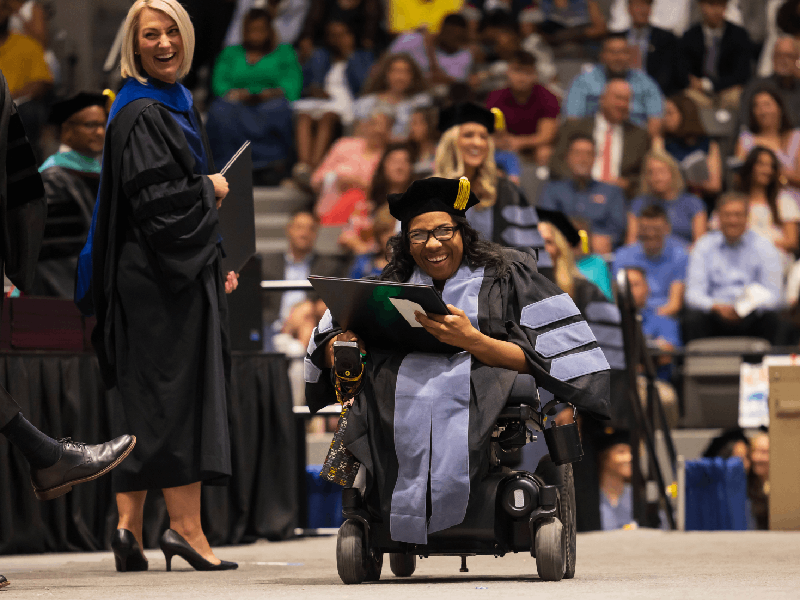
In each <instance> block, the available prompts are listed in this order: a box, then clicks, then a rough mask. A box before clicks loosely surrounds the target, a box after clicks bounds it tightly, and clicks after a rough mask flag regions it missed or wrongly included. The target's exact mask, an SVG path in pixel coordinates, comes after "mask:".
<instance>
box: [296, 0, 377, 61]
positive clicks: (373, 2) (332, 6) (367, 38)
mask: <svg viewBox="0 0 800 600" xmlns="http://www.w3.org/2000/svg"><path fill="white" fill-rule="evenodd" d="M381 4H382V3H381V2H380V0H318V1H316V2H311V8H310V10H309V11H308V15H307V16H306V21H305V23H304V24H303V31H302V33H301V34H300V41H299V42H298V43H297V48H298V54H299V55H300V63H301V64H303V66H305V61H306V60H308V59H309V58H311V56H312V55H313V53H314V52H315V50H316V49H318V48H320V47H322V46H325V45H328V44H329V43H330V35H329V32H328V26H329V25H330V24H331V23H334V22H337V23H344V24H345V25H346V26H347V28H348V29H349V30H350V31H351V32H352V33H353V35H354V36H355V42H356V45H357V46H358V47H359V48H363V49H365V50H369V51H371V52H374V53H376V54H377V53H379V52H380V50H381V49H382V45H383V44H382V42H383V39H382V38H383V32H382V31H381V19H382V18H383V14H382V13H383V10H382V6H381Z"/></svg>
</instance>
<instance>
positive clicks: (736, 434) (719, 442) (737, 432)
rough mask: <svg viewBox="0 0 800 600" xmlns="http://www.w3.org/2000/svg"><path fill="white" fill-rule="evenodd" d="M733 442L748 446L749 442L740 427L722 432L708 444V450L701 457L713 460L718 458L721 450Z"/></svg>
mask: <svg viewBox="0 0 800 600" xmlns="http://www.w3.org/2000/svg"><path fill="white" fill-rule="evenodd" d="M733 442H744V443H745V444H747V445H748V446H750V441H749V440H748V439H747V436H746V435H745V434H744V430H743V429H741V428H740V427H734V428H733V429H728V430H726V431H723V432H722V433H721V434H720V435H718V436H717V437H715V438H714V439H713V440H711V442H710V443H709V444H708V448H706V451H705V452H704V453H703V457H704V458H715V457H717V456H720V453H721V452H722V449H723V448H725V446H727V445H728V444H731V443H733Z"/></svg>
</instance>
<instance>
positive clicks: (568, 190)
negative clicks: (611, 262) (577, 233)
mask: <svg viewBox="0 0 800 600" xmlns="http://www.w3.org/2000/svg"><path fill="white" fill-rule="evenodd" d="M595 157H596V151H595V141H594V137H593V136H592V135H591V133H589V134H587V133H583V132H580V131H575V132H573V133H572V134H571V136H570V138H569V139H568V140H567V142H566V160H565V163H566V177H565V178H564V179H562V180H560V181H550V182H548V184H547V185H546V186H545V188H544V191H543V192H542V196H541V198H540V199H539V203H538V206H540V207H541V208H546V209H548V210H557V211H561V212H563V213H564V214H565V215H567V216H568V217H574V216H577V217H584V218H586V219H588V220H589V222H590V223H591V228H592V232H593V235H592V248H591V250H592V252H595V253H597V254H608V253H609V252H611V251H612V250H613V249H614V247H615V246H617V245H619V243H620V242H621V241H622V236H623V234H624V233H625V196H624V194H623V192H622V188H620V187H618V186H616V185H611V184H609V183H604V182H602V181H597V179H595V178H594V176H593V168H592V167H593V165H594V164H595ZM551 170H552V169H551Z"/></svg>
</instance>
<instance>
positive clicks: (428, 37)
mask: <svg viewBox="0 0 800 600" xmlns="http://www.w3.org/2000/svg"><path fill="white" fill-rule="evenodd" d="M468 44H469V33H468V31H467V22H466V20H465V19H464V17H462V16H461V15H459V14H452V15H447V16H446V17H445V18H444V20H443V21H442V27H441V29H440V30H439V33H438V34H433V33H431V32H430V31H429V30H428V29H423V30H418V31H409V32H407V33H403V34H400V35H399V36H398V37H397V39H395V41H394V42H392V45H391V46H389V50H388V52H389V53H391V54H397V53H403V54H408V55H410V56H411V57H412V58H413V59H414V61H415V62H416V63H417V65H418V66H419V68H420V69H422V73H423V74H424V75H425V77H426V78H427V79H428V81H429V82H430V83H431V84H433V85H436V84H440V83H445V84H447V83H452V82H455V81H461V82H463V81H466V80H467V78H468V77H469V74H470V71H471V69H472V52H471V51H470V50H469V48H468V47H467V46H468Z"/></svg>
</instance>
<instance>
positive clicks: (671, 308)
mask: <svg viewBox="0 0 800 600" xmlns="http://www.w3.org/2000/svg"><path fill="white" fill-rule="evenodd" d="M637 229H638V232H639V233H638V235H639V241H638V242H635V243H633V244H628V245H627V246H623V247H622V248H620V249H619V250H617V252H616V253H615V255H614V263H613V271H614V276H615V277H616V275H617V273H618V272H619V270H620V269H625V268H628V267H638V268H640V269H642V271H643V272H644V273H645V275H646V277H647V284H648V287H649V288H650V299H649V301H648V307H649V308H651V309H653V310H654V311H656V312H657V314H658V315H660V316H663V317H673V318H674V317H677V315H678V313H679V312H680V311H681V309H682V308H683V293H684V282H685V280H686V269H687V266H688V263H689V256H688V254H687V253H686V250H685V249H684V245H683V242H682V241H681V240H679V239H677V238H675V237H673V236H671V235H670V234H669V231H670V223H669V220H668V217H667V213H666V211H665V210H664V209H663V208H662V207H661V206H659V205H658V204H653V205H650V206H648V207H647V208H645V209H644V210H643V211H642V212H641V215H640V217H639V219H638V225H637Z"/></svg>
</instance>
